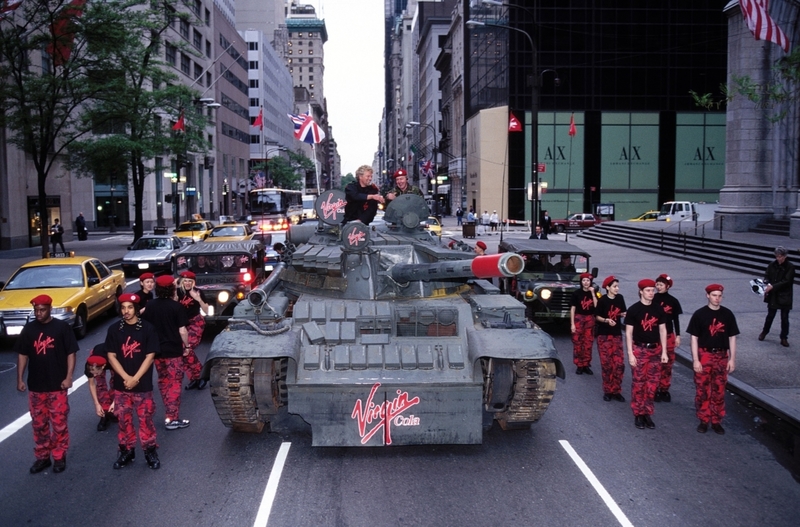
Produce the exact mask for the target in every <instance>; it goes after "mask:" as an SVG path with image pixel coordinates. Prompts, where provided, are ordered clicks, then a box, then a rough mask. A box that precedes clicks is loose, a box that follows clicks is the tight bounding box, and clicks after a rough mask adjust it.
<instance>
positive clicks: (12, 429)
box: [0, 375, 87, 443]
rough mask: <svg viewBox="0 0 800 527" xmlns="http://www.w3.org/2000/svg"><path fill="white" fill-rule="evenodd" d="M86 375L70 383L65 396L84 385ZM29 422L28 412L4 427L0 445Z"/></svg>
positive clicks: (1, 432) (1, 431) (29, 415)
mask: <svg viewBox="0 0 800 527" xmlns="http://www.w3.org/2000/svg"><path fill="white" fill-rule="evenodd" d="M86 381H87V379H86V375H81V376H80V377H78V380H75V381H72V388H70V389H69V390H68V391H67V395H70V394H72V392H74V391H75V390H77V389H78V388H80V387H81V386H83V385H84V384H86ZM30 422H31V414H30V412H28V413H25V414H23V415H21V416H20V417H18V418H17V419H16V420H14V421H13V422H12V423H10V424H8V425H6V426H5V427H4V428H3V429H2V430H0V443H2V442H3V441H5V440H6V439H8V438H9V437H11V436H12V435H14V434H15V433H16V432H18V431H19V430H20V429H22V427H23V426H25V425H27V424H28V423H30Z"/></svg>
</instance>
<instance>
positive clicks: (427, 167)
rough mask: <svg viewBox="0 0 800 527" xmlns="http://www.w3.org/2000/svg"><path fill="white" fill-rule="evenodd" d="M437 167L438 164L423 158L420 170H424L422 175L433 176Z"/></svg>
mask: <svg viewBox="0 0 800 527" xmlns="http://www.w3.org/2000/svg"><path fill="white" fill-rule="evenodd" d="M435 169H436V166H435V165H434V164H433V161H431V160H430V159H423V160H422V161H420V162H419V171H420V172H422V175H424V176H425V177H433V172H434V170H435Z"/></svg>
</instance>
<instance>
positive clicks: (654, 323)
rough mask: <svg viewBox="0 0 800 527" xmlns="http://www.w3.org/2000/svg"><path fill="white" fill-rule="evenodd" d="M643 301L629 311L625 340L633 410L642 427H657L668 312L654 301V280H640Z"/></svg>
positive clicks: (634, 419)
mask: <svg viewBox="0 0 800 527" xmlns="http://www.w3.org/2000/svg"><path fill="white" fill-rule="evenodd" d="M638 285H639V301H638V302H636V303H635V304H633V305H632V306H631V307H629V308H628V312H627V313H626V314H625V340H626V342H627V344H628V363H629V364H630V365H631V374H632V378H631V410H633V424H634V425H635V426H636V428H638V429H640V430H641V429H643V428H645V427H647V428H651V429H652V428H655V427H656V425H655V423H654V422H653V418H652V415H653V412H654V410H655V407H654V405H653V399H654V397H655V395H656V389H657V388H658V381H659V379H660V378H661V364H659V358H660V361H661V363H665V362H667V360H669V357H667V325H666V322H665V319H666V316H665V315H664V311H663V310H662V309H661V307H660V306H658V305H657V304H655V303H654V302H653V298H654V297H655V295H656V283H655V281H654V280H650V279H647V278H646V279H644V280H639V284H638Z"/></svg>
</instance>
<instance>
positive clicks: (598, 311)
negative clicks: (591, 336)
mask: <svg viewBox="0 0 800 527" xmlns="http://www.w3.org/2000/svg"><path fill="white" fill-rule="evenodd" d="M603 289H605V290H606V294H604V295H603V296H601V297H600V299H599V300H598V301H597V307H596V308H595V321H596V322H597V329H596V333H597V354H598V355H599V356H600V373H601V374H602V377H603V400H604V401H611V400H612V399H613V400H616V401H619V402H621V403H622V402H625V397H623V396H622V376H623V375H624V374H625V353H624V351H623V348H622V319H623V317H624V316H625V312H626V311H627V308H626V307H625V298H623V296H622V295H621V294H619V279H618V278H617V277H616V276H613V275H612V276H609V277H606V279H605V280H603Z"/></svg>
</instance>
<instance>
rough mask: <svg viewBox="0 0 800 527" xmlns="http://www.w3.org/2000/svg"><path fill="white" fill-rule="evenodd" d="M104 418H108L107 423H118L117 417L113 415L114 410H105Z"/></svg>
mask: <svg viewBox="0 0 800 527" xmlns="http://www.w3.org/2000/svg"><path fill="white" fill-rule="evenodd" d="M106 419H108V422H109V423H118V422H119V418H118V417H117V416H116V415H114V412H106Z"/></svg>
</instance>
